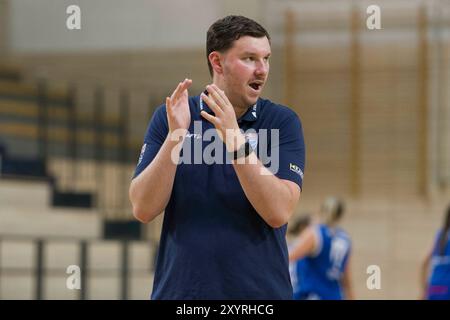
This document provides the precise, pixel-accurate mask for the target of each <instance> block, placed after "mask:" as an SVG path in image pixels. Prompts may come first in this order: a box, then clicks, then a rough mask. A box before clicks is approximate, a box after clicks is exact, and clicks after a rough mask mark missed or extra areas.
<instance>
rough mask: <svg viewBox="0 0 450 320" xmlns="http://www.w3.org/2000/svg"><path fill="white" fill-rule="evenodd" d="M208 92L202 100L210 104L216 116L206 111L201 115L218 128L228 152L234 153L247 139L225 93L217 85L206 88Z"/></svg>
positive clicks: (202, 96)
mask: <svg viewBox="0 0 450 320" xmlns="http://www.w3.org/2000/svg"><path fill="white" fill-rule="evenodd" d="M206 90H208V93H209V96H207V95H206V94H204V93H202V94H201V99H202V100H203V101H204V102H205V103H206V104H208V106H209V108H210V109H211V110H212V111H213V112H214V115H215V116H213V115H210V114H208V113H207V112H206V111H204V110H203V111H201V113H200V114H201V115H202V117H203V118H205V119H206V120H208V121H209V122H211V123H212V124H213V125H214V127H216V130H217V132H218V134H219V137H220V139H222V141H223V142H224V143H225V146H226V148H227V151H228V152H233V151H235V150H237V149H239V148H240V146H241V145H242V144H244V143H245V137H244V135H243V134H242V132H241V131H240V129H239V125H238V123H237V120H236V113H235V112H234V108H233V106H232V105H231V103H230V100H228V98H227V96H226V95H225V92H223V91H222V90H220V89H219V88H218V87H217V86H216V85H215V84H211V85H208V86H206Z"/></svg>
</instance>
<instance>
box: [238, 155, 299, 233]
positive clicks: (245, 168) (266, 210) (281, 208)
mask: <svg viewBox="0 0 450 320" xmlns="http://www.w3.org/2000/svg"><path fill="white" fill-rule="evenodd" d="M233 167H234V169H235V171H236V174H237V176H238V179H239V182H240V184H241V186H242V188H243V189H244V193H245V195H246V196H247V198H248V200H249V201H250V203H251V204H252V206H253V207H254V208H255V210H256V211H257V212H258V214H259V215H260V216H261V217H262V218H263V219H264V221H266V222H267V224H269V225H270V226H272V227H274V228H278V227H281V226H282V225H284V224H286V223H287V222H288V220H289V218H290V217H291V215H292V212H293V211H294V209H295V206H296V204H297V201H298V199H295V196H294V195H293V194H292V192H291V190H290V189H289V187H288V186H287V185H285V184H284V183H283V181H282V180H281V179H279V178H278V177H276V176H275V175H273V174H272V173H271V172H270V171H269V170H268V169H267V168H265V167H264V166H263V165H262V163H261V161H259V159H258V158H257V156H256V154H255V153H254V152H252V153H251V154H250V155H249V156H248V157H247V158H246V159H245V163H244V164H239V163H238V161H237V160H235V161H233Z"/></svg>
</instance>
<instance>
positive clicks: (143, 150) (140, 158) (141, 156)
mask: <svg viewBox="0 0 450 320" xmlns="http://www.w3.org/2000/svg"><path fill="white" fill-rule="evenodd" d="M146 148H147V144H146V143H144V145H143V146H142V148H141V154H140V155H139V161H138V165H139V164H140V163H141V162H142V159H143V158H144V153H145V149H146Z"/></svg>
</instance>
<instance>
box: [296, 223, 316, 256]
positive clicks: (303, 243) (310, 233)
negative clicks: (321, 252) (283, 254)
mask: <svg viewBox="0 0 450 320" xmlns="http://www.w3.org/2000/svg"><path fill="white" fill-rule="evenodd" d="M316 247H317V236H316V230H315V228H314V227H313V226H310V227H307V228H306V229H305V230H303V231H302V233H301V234H300V236H299V237H298V239H297V240H296V241H295V245H294V246H293V247H292V249H291V250H289V262H294V261H297V260H298V259H301V258H303V257H306V256H308V255H311V254H312V253H313V252H314V251H315V250H316Z"/></svg>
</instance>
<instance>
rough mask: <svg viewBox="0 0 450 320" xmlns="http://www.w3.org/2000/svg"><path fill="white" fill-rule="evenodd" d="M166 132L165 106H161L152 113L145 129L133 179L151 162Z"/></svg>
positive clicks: (167, 129)
mask: <svg viewBox="0 0 450 320" xmlns="http://www.w3.org/2000/svg"><path fill="white" fill-rule="evenodd" d="M168 132H169V127H168V123H167V116H166V108H165V105H162V106H159V107H158V108H157V109H156V111H155V112H154V113H153V116H152V118H151V120H150V123H149V125H148V127H147V132H146V134H145V138H144V144H143V145H142V148H141V153H140V155H139V160H138V164H137V166H136V170H135V172H134V176H133V178H135V177H137V176H138V175H139V174H140V173H141V172H142V171H144V169H145V168H146V167H147V166H148V165H149V164H150V163H151V162H152V161H153V159H154V158H155V156H156V155H157V154H158V151H159V149H160V148H161V146H162V144H163V143H164V140H165V139H166V137H167V133H168Z"/></svg>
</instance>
